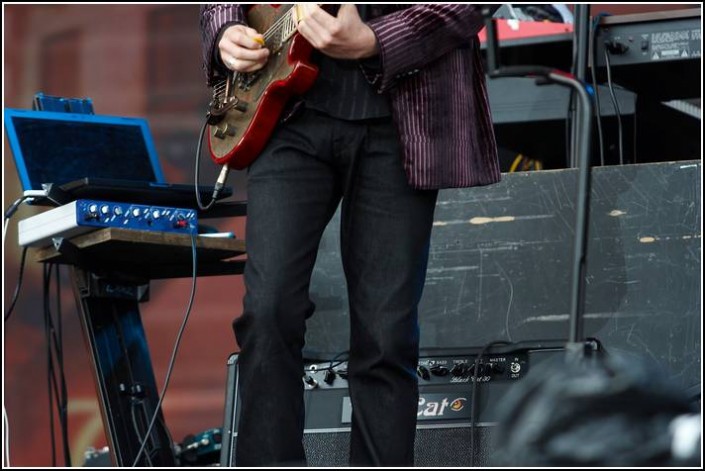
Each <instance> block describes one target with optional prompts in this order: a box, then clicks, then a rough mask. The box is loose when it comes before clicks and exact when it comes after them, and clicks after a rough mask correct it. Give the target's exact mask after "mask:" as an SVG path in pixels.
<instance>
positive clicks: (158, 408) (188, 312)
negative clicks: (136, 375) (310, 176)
mask: <svg viewBox="0 0 705 471" xmlns="http://www.w3.org/2000/svg"><path fill="white" fill-rule="evenodd" d="M204 129H205V126H204ZM199 149H200V147H199ZM196 237H197V234H196V233H195V232H193V233H192V234H191V256H192V260H193V263H192V272H191V294H190V295H189V300H188V306H187V307H186V313H185V314H184V319H183V321H182V322H181V326H180V327H179V332H178V334H177V335H176V341H175V342H174V349H173V350H172V352H171V358H170V359H169V366H168V367H167V370H166V377H165V379H164V386H163V387H162V393H161V394H160V395H159V400H158V401H157V405H156V406H155V408H154V414H152V419H151V420H150V421H149V426H148V427H147V431H146V432H145V434H144V438H143V439H142V441H141V443H140V448H139V451H138V452H137V455H136V456H135V459H134V461H133V462H132V466H131V467H132V468H134V467H136V466H137V463H139V461H140V457H141V456H142V453H144V451H145V447H146V446H147V442H149V437H150V435H151V433H152V429H153V428H154V424H155V423H156V422H157V418H158V417H159V412H160V411H161V407H162V402H164V397H165V396H166V391H167V388H168V387H169V381H170V380H171V374H172V372H173V371H174V363H175V362H176V354H177V353H178V351H179V347H180V346H181V339H182V337H183V335H184V330H185V329H186V324H187V323H188V319H189V317H190V316H191V309H192V308H193V301H194V298H195V297H196V280H197V279H198V277H197V270H196V268H197V257H196V253H197V252H196Z"/></svg>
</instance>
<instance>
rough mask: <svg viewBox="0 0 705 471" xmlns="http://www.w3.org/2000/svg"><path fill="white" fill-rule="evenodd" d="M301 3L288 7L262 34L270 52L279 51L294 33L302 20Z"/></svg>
mask: <svg viewBox="0 0 705 471" xmlns="http://www.w3.org/2000/svg"><path fill="white" fill-rule="evenodd" d="M282 8H286V7H282ZM304 15H305V6H304V4H303V3H296V4H294V5H290V6H289V8H288V9H287V10H286V11H285V12H284V14H283V15H282V16H281V17H280V18H279V19H278V20H277V21H275V22H274V24H272V26H270V27H269V29H267V31H265V32H264V34H263V36H264V41H265V44H266V46H267V47H268V48H270V49H271V50H279V49H280V48H281V47H282V46H283V45H284V43H286V42H287V41H288V40H289V39H291V37H292V36H293V35H294V34H295V33H296V25H298V24H299V21H301V20H302V19H303V18H304Z"/></svg>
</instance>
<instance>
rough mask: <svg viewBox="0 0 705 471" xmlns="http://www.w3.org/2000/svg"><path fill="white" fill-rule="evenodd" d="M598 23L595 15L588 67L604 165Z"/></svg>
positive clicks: (591, 31)
mask: <svg viewBox="0 0 705 471" xmlns="http://www.w3.org/2000/svg"><path fill="white" fill-rule="evenodd" d="M599 24H600V17H599V16H596V17H595V18H594V19H593V24H592V28H590V47H591V48H592V67H590V76H591V77H592V88H593V89H594V91H595V118H596V120H597V138H598V141H599V143H600V165H602V166H603V167H604V166H605V151H604V147H605V145H604V141H603V139H602V109H601V108H600V91H599V89H598V88H597V87H598V85H597V73H596V72H595V69H596V68H597V47H596V46H597V26H598V25H599Z"/></svg>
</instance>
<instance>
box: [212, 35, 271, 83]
mask: <svg viewBox="0 0 705 471" xmlns="http://www.w3.org/2000/svg"><path fill="white" fill-rule="evenodd" d="M218 50H219V51H220V59H221V60H222V61H223V64H225V66H226V67H227V68H228V69H230V70H233V71H235V72H254V71H256V70H259V69H261V68H262V67H264V65H265V64H266V63H267V59H268V58H269V49H267V48H266V47H264V37H263V36H262V35H261V34H260V33H258V32H257V31H255V30H254V29H252V28H249V27H247V26H245V25H234V26H230V27H229V28H228V29H226V30H225V32H224V33H223V36H222V38H221V40H220V42H219V43H218Z"/></svg>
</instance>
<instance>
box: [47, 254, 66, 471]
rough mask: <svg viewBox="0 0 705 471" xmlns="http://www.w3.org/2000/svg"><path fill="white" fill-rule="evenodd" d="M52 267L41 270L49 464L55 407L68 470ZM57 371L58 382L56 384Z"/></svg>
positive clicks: (63, 382)
mask: <svg viewBox="0 0 705 471" xmlns="http://www.w3.org/2000/svg"><path fill="white" fill-rule="evenodd" d="M53 268H54V266H53V264H46V265H45V266H44V270H43V275H44V277H43V286H42V290H43V305H44V324H45V336H46V341H47V374H48V378H47V382H48V396H49V421H50V427H51V430H50V434H51V443H52V463H56V436H55V433H54V406H56V409H57V413H58V417H59V427H60V431H61V443H62V451H63V454H64V463H65V466H68V467H70V466H71V449H70V446H69V438H68V392H67V388H66V374H65V368H64V355H63V343H62V335H63V332H62V331H63V327H62V321H61V317H59V319H58V320H57V325H58V326H59V327H58V329H57V328H55V326H54V321H53V318H52V312H51V296H50V293H51V276H52V275H51V274H52V270H53ZM56 268H57V270H56V276H57V284H56V287H57V302H58V304H57V307H58V309H57V311H58V315H59V316H61V307H60V303H61V297H60V296H59V295H58V293H59V292H60V289H61V284H60V281H59V280H58V278H59V276H60V272H59V267H58V265H57V267H56ZM57 370H58V376H59V379H58V380H57Z"/></svg>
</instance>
